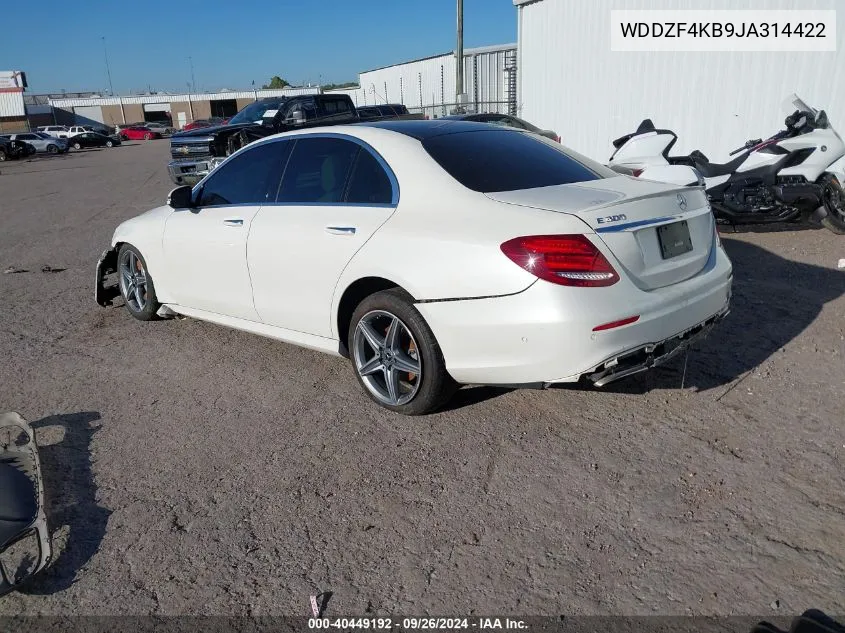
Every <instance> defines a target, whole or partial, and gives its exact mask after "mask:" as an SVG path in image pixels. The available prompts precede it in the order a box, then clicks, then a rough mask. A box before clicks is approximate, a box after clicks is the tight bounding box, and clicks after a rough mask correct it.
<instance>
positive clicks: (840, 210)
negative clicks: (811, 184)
mask: <svg viewBox="0 0 845 633" xmlns="http://www.w3.org/2000/svg"><path fill="white" fill-rule="evenodd" d="M822 200H823V201H824V208H825V210H826V211H827V215H826V216H825V217H823V218H822V220H821V223H822V226H824V227H825V228H826V229H828V230H829V231H831V232H833V233H836V234H837V235H845V191H843V190H842V185H841V184H840V183H839V181H838V180H837V179H836V178H834V177H833V176H831V175H827V176H826V177H825V181H824V184H823V185H822Z"/></svg>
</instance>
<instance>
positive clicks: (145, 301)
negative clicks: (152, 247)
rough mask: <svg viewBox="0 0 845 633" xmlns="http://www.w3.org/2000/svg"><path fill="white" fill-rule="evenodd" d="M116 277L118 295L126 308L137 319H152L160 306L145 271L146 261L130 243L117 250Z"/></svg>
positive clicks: (150, 279)
mask: <svg viewBox="0 0 845 633" xmlns="http://www.w3.org/2000/svg"><path fill="white" fill-rule="evenodd" d="M117 277H118V282H119V286H120V295H121V296H122V297H123V301H124V302H125V303H126V309H127V310H128V311H129V314H131V315H132V316H133V317H135V318H136V319H138V320H139V321H153V320H154V319H156V318H157V316H156V313H157V312H158V309H159V308H160V307H161V304H160V303H159V302H158V298H157V297H156V291H155V286H154V285H153V278H152V277H150V274H149V273H148V272H147V262H146V260H145V259H144V257H143V256H142V255H141V252H140V251H139V250H138V249H137V248H135V247H134V246H132V245H131V244H124V245H123V246H121V247H120V250H119V251H118V252H117Z"/></svg>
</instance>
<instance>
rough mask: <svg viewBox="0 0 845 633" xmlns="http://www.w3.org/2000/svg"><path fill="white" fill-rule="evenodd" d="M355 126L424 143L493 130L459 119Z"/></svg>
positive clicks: (498, 129) (515, 131)
mask: <svg viewBox="0 0 845 633" xmlns="http://www.w3.org/2000/svg"><path fill="white" fill-rule="evenodd" d="M355 125H361V126H366V127H377V128H381V129H383V130H390V131H392V132H398V133H400V134H404V135H406V136H411V137H413V138H415V139H417V140H420V141H424V140H425V139H429V138H433V137H435V136H443V135H444V134H458V133H459V132H490V131H491V129H493V128H491V126H490V124H489V123H478V122H476V121H462V120H459V119H449V120H446V119H434V120H431V121H373V122H367V121H364V122H362V123H356V124H355ZM495 130H496V131H500V132H510V131H512V132H514V133H516V134H518V133H519V130H510V129H508V128H500V127H496V128H495Z"/></svg>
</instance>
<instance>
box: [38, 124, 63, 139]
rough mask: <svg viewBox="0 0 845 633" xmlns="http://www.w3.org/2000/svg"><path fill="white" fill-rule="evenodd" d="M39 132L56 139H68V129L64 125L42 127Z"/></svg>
mask: <svg viewBox="0 0 845 633" xmlns="http://www.w3.org/2000/svg"><path fill="white" fill-rule="evenodd" d="M38 131H39V132H44V133H45V134H49V135H50V136H55V137H56V138H67V136H68V129H67V126H64V125H42V126H40V127H39V128H38Z"/></svg>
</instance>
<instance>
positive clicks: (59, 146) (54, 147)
mask: <svg viewBox="0 0 845 633" xmlns="http://www.w3.org/2000/svg"><path fill="white" fill-rule="evenodd" d="M2 138H5V139H7V140H9V141H16V142H22V143H26V144H27V145H31V146H32V147H34V148H35V151H36V152H41V153H45V154H63V153H65V152H67V151H68V149H69V147H70V146H69V145H68V142H67V139H63V138H56V137H55V136H50V135H49V134H46V133H44V132H22V133H20V134H4V135H3V136H2ZM33 153H34V152H33Z"/></svg>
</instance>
